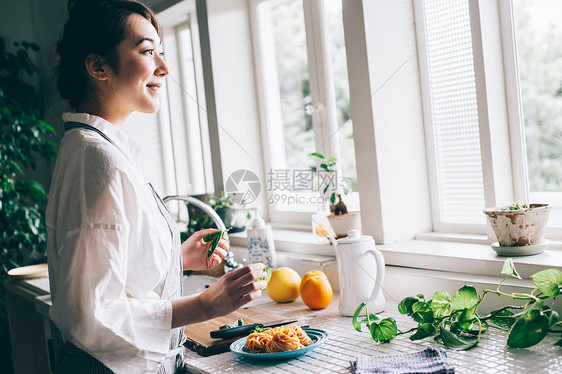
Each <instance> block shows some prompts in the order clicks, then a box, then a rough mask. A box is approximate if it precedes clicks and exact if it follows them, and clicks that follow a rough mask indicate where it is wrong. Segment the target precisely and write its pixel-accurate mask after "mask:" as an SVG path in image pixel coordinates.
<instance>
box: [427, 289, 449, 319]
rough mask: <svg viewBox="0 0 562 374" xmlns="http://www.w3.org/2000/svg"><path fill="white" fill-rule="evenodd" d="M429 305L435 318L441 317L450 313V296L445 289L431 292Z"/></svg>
mask: <svg viewBox="0 0 562 374" xmlns="http://www.w3.org/2000/svg"><path fill="white" fill-rule="evenodd" d="M429 306H430V307H431V310H432V311H433V315H434V316H435V317H436V318H443V317H445V316H447V315H449V314H451V311H452V310H453V309H452V306H451V296H450V295H449V293H448V292H446V291H438V292H436V293H435V294H433V297H432V298H431V300H430V302H429Z"/></svg>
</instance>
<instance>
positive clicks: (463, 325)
mask: <svg viewBox="0 0 562 374" xmlns="http://www.w3.org/2000/svg"><path fill="white" fill-rule="evenodd" d="M501 273H502V274H504V275H505V277H504V278H503V280H502V281H501V282H500V283H499V284H498V286H497V287H496V289H495V290H484V292H483V294H482V296H481V297H479V296H478V292H477V291H476V289H475V288H474V287H473V286H464V287H462V288H461V289H459V290H458V291H457V292H456V293H455V295H454V296H453V297H451V296H450V295H449V294H448V293H447V292H445V291H438V292H436V293H435V294H434V295H433V297H432V298H431V299H430V300H427V301H426V300H425V297H424V296H423V295H421V294H419V295H416V296H415V297H413V296H411V297H407V298H405V299H404V300H402V301H401V302H400V304H399V305H398V311H399V312H400V313H401V314H406V315H408V316H410V317H412V319H413V320H414V321H415V322H417V323H418V326H417V327H414V328H412V329H409V330H407V331H401V332H398V329H397V327H396V321H395V320H394V319H392V318H385V319H382V320H381V319H379V317H377V316H376V315H374V314H369V312H368V311H367V306H366V305H365V303H361V305H359V307H358V308H357V310H356V311H355V314H354V316H353V320H352V323H353V327H354V328H355V329H356V330H357V331H359V332H361V325H362V324H366V325H367V327H368V328H369V331H370V332H371V336H372V338H373V340H374V341H376V342H378V343H385V342H389V341H391V340H392V339H394V338H395V337H396V336H397V335H402V334H407V333H411V332H413V335H411V336H410V340H412V341H413V340H420V339H424V338H427V337H433V339H434V340H435V341H437V342H439V343H441V344H443V345H444V346H446V347H447V348H452V349H458V350H465V349H469V348H472V347H474V346H476V345H477V344H478V342H479V341H480V336H481V335H482V334H483V333H485V332H486V331H487V330H488V328H497V329H500V330H504V331H509V336H508V338H507V345H508V346H509V347H513V348H526V347H530V346H533V345H535V344H537V343H538V342H540V341H541V340H542V339H543V338H544V337H545V336H546V335H547V334H548V332H549V331H550V332H558V333H559V332H560V330H556V329H554V328H555V327H558V326H561V325H562V322H559V321H558V313H557V312H556V311H554V310H553V309H552V307H551V306H548V305H547V304H546V303H545V301H546V300H547V299H549V298H554V297H556V296H558V295H559V294H560V291H561V289H562V272H561V271H560V270H558V269H547V270H543V271H539V272H538V273H536V274H533V275H531V280H532V281H533V282H534V283H535V285H536V286H537V287H536V288H535V289H534V290H533V291H532V292H531V293H530V294H526V293H517V292H516V293H506V292H503V291H500V286H501V284H502V283H503V282H504V281H505V280H506V279H507V278H509V277H514V278H519V279H521V277H520V276H519V274H518V273H517V271H516V270H515V266H514V265H513V261H512V260H511V258H508V259H507V260H505V263H504V265H503V268H502V271H501ZM489 293H492V294H496V295H499V296H505V297H509V298H511V299H517V300H523V301H526V303H525V305H523V306H516V305H506V306H504V307H502V308H500V309H497V310H494V311H492V312H490V313H489V314H487V315H484V316H481V315H479V314H478V306H479V305H480V304H481V303H482V301H483V300H484V298H485V297H486V295H487V294H489ZM363 308H365V311H366V312H367V317H366V318H365V319H363V320H361V321H359V320H358V317H359V314H360V313H361V311H362V310H363ZM555 345H557V346H562V339H560V340H558V341H557V342H556V343H555Z"/></svg>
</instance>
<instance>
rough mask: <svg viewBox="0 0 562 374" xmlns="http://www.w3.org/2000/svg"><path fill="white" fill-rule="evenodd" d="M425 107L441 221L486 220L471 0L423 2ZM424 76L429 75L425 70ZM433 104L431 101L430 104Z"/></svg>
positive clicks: (464, 221) (474, 221) (462, 222)
mask: <svg viewBox="0 0 562 374" xmlns="http://www.w3.org/2000/svg"><path fill="white" fill-rule="evenodd" d="M423 15H424V17H423V29H424V43H423V44H424V45H425V48H426V50H425V51H424V52H425V53H423V54H424V55H425V56H426V61H422V64H425V65H426V66H427V76H422V79H425V80H426V85H425V87H427V91H429V92H424V96H425V97H426V98H427V99H426V102H425V106H426V108H425V110H429V112H430V113H431V122H432V123H431V124H430V125H431V130H430V131H429V133H430V134H432V135H433V137H432V142H433V148H434V155H433V158H434V159H435V164H436V165H435V171H436V173H435V175H436V178H435V179H436V181H434V182H435V183H434V184H435V186H433V188H437V194H438V201H439V211H440V218H441V222H439V223H460V224H483V223H485V221H484V215H483V214H482V210H483V209H484V205H485V204H484V188H483V179H482V163H481V158H480V136H479V130H478V110H477V102H476V86H475V80H474V66H473V56H472V40H471V33H470V16H469V9H468V1H467V0H451V1H441V0H426V1H424V2H423ZM424 75H425V74H424ZM428 104H429V105H428Z"/></svg>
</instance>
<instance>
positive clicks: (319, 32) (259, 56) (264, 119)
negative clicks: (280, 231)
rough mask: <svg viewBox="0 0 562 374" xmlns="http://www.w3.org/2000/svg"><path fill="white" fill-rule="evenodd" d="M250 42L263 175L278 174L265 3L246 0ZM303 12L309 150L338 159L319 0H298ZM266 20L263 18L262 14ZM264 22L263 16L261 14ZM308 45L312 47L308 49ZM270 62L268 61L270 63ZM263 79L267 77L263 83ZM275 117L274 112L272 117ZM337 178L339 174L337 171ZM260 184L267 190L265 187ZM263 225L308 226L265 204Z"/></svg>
mask: <svg viewBox="0 0 562 374" xmlns="http://www.w3.org/2000/svg"><path fill="white" fill-rule="evenodd" d="M248 1H249V11H250V22H251V29H252V40H253V44H254V61H255V66H256V82H257V83H256V85H257V92H258V98H259V103H258V105H259V115H260V122H261V124H262V142H263V144H264V145H265V146H264V147H263V148H262V149H264V155H263V157H264V165H265V168H266V170H265V172H264V175H267V174H268V171H269V170H275V169H284V168H285V166H284V165H283V163H282V162H281V161H280V160H284V155H285V150H284V148H283V144H282V143H281V142H279V141H278V139H283V125H282V123H281V117H280V113H281V110H280V108H279V102H280V100H279V94H278V90H277V88H278V83H277V71H276V64H275V63H270V62H268V61H272V56H273V57H274V51H273V50H272V49H271V45H272V44H271V43H267V41H266V40H265V38H268V37H271V28H270V27H268V26H269V25H268V24H267V22H265V21H263V20H260V14H259V11H258V6H259V5H260V3H263V2H266V1H268V0H248ZM303 11H304V19H305V29H306V42H307V53H308V72H309V84H310V96H311V98H312V102H311V104H310V105H311V108H313V113H312V123H313V128H314V138H315V139H314V140H315V144H316V149H315V150H311V152H312V151H316V152H320V153H322V154H325V155H331V156H335V157H336V158H338V159H340V158H341V156H340V149H339V143H338V139H337V136H335V134H336V133H337V130H338V124H337V115H336V102H335V93H334V85H333V79H332V76H331V75H330V71H331V61H330V53H329V46H328V44H327V41H326V38H325V35H326V34H327V23H326V21H325V19H326V15H325V9H324V5H323V1H322V0H305V1H303ZM265 16H267V15H265ZM262 17H264V14H262ZM308 46H314V47H313V48H310V47H308ZM273 61H274V60H273ZM265 77H267V78H265ZM275 113H279V115H276V114H275ZM338 167H339V165H338ZM337 174H338V175H341V169H340V170H338V172H337ZM264 185H267V183H265V184H264ZM267 207H268V212H267V213H268V217H269V220H270V221H271V222H272V223H274V224H277V225H278V226H282V227H295V228H301V229H302V228H305V227H308V226H310V213H311V212H308V211H307V212H302V211H301V212H298V211H289V210H286V209H279V208H277V207H276V206H275V205H274V204H268V205H267Z"/></svg>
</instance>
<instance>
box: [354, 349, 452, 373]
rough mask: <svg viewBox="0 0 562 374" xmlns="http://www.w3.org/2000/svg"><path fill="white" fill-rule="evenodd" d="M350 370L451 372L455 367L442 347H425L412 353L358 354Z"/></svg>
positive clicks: (366, 371) (360, 371)
mask: <svg viewBox="0 0 562 374" xmlns="http://www.w3.org/2000/svg"><path fill="white" fill-rule="evenodd" d="M351 371H352V372H353V373H354V374H373V373H377V374H378V373H381V374H382V373H384V374H418V373H419V374H426V373H438V374H452V373H454V372H455V368H454V366H453V364H452V363H451V362H450V361H449V358H448V357H447V352H446V351H445V350H444V349H440V348H433V347H427V348H426V349H424V350H423V351H420V352H414V353H403V354H396V355H381V356H359V357H357V358H356V360H355V361H353V360H352V361H351Z"/></svg>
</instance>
